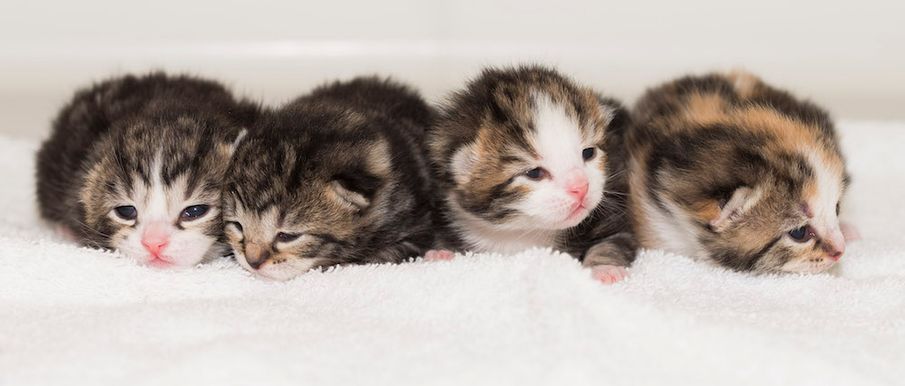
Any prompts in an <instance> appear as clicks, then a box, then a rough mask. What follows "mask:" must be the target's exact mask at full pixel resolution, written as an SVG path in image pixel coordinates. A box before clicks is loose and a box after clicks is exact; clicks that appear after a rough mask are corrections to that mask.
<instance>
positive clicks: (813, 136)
mask: <svg viewBox="0 0 905 386" xmlns="http://www.w3.org/2000/svg"><path fill="white" fill-rule="evenodd" d="M634 115H635V120H636V123H637V125H636V127H635V128H634V129H633V130H630V132H629V133H628V135H627V143H628V146H629V148H630V152H631V165H630V175H631V177H630V184H631V199H630V206H631V212H632V214H633V218H634V226H635V229H636V231H637V235H638V238H639V240H640V243H641V245H642V246H643V247H646V248H661V249H666V250H668V251H671V252H675V253H681V254H684V255H687V256H693V257H698V258H702V259H705V260H708V261H712V262H715V263H716V264H719V265H722V266H724V267H728V268H731V269H735V270H739V271H753V272H820V271H823V270H826V269H828V268H829V267H831V266H832V265H833V264H834V263H835V262H836V261H838V260H839V258H840V257H841V256H842V254H843V252H844V251H845V239H844V237H843V234H842V232H841V231H840V225H839V218H838V214H839V203H840V201H841V200H842V197H843V194H844V193H845V189H846V186H847V184H848V176H847V174H846V171H845V162H844V160H843V157H842V154H841V151H840V148H839V144H838V140H837V138H836V132H835V129H834V127H833V122H832V121H831V120H830V118H829V116H828V115H827V113H826V112H825V111H823V110H822V109H820V108H819V107H817V106H815V105H814V104H812V103H810V102H807V101H802V100H798V99H796V98H794V97H793V96H792V95H790V94H789V93H787V92H785V91H781V90H778V89H776V88H773V87H771V86H769V85H767V84H766V83H764V82H763V81H761V80H760V79H758V78H756V77H754V76H752V75H750V74H747V73H733V74H729V75H721V74H710V75H704V76H688V77H684V78H681V79H678V80H675V81H673V82H670V83H667V84H665V85H662V86H660V87H657V88H654V89H652V90H650V91H648V92H647V94H646V95H645V96H644V97H643V98H642V99H641V100H640V101H639V102H638V105H637V107H636V109H635V111H634Z"/></svg>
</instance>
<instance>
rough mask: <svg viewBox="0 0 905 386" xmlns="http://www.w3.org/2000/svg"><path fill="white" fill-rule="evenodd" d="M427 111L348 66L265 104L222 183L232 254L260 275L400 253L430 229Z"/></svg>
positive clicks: (403, 92) (422, 240)
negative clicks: (337, 75)
mask: <svg viewBox="0 0 905 386" xmlns="http://www.w3.org/2000/svg"><path fill="white" fill-rule="evenodd" d="M433 115H434V114H433V112H432V111H431V109H430V108H429V107H428V106H427V104H425V102H424V101H423V100H422V99H421V97H420V96H418V94H417V93H415V92H414V91H412V90H410V89H409V88H408V87H405V86H402V85H400V84H398V83H395V82H392V81H389V80H380V79H377V78H373V77H369V78H357V79H354V80H352V81H348V82H337V83H334V84H331V85H327V86H324V87H321V88H318V89H316V90H314V91H313V92H312V93H311V94H310V95H307V96H304V97H302V98H299V99H297V100H296V101H294V102H292V103H289V104H288V105H286V106H284V107H283V108H281V109H279V110H276V111H271V112H268V113H266V114H265V115H264V116H263V117H262V119H260V120H259V122H258V123H257V124H256V125H255V129H254V130H252V134H251V135H249V137H248V138H247V139H246V140H245V141H244V142H243V143H242V144H241V145H240V146H239V148H238V150H237V152H236V160H235V162H234V163H233V165H232V167H231V169H230V172H229V173H228V176H229V182H228V184H227V190H226V192H225V194H224V208H225V211H224V218H225V220H226V235H227V236H228V239H229V242H230V244H231V245H232V247H233V249H234V250H235V253H236V260H238V262H239V263H240V264H241V265H242V266H243V267H245V268H246V269H248V270H249V271H251V272H254V273H255V274H257V275H259V276H263V277H266V278H271V279H277V280H287V279H290V278H293V277H295V276H297V275H300V274H302V273H304V272H306V271H308V270H310V269H312V268H323V267H329V266H333V265H339V264H365V263H380V262H400V261H403V260H404V259H406V258H410V257H417V256H420V255H421V254H422V253H423V251H425V250H426V249H428V248H430V247H431V244H432V243H433V240H434V232H435V230H434V224H433V221H432V219H431V216H432V213H433V210H432V209H433V205H434V202H433V196H434V192H433V188H432V182H431V179H430V175H429V171H428V168H427V163H426V160H425V158H424V148H423V143H422V138H423V136H424V130H425V128H426V127H427V126H428V125H429V124H430V120H431V119H432V117H433Z"/></svg>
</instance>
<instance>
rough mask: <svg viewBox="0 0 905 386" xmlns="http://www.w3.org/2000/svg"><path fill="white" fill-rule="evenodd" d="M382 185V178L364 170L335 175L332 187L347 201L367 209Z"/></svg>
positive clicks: (359, 207) (331, 183)
mask: <svg viewBox="0 0 905 386" xmlns="http://www.w3.org/2000/svg"><path fill="white" fill-rule="evenodd" d="M379 187H380V179H378V178H377V177H374V176H372V175H369V174H367V173H363V172H353V173H343V174H338V175H336V176H334V177H333V181H331V182H330V188H331V189H333V192H334V193H336V195H337V196H339V198H340V199H341V200H343V201H345V202H346V203H348V204H350V205H352V206H354V207H356V208H358V209H365V208H367V207H368V206H370V205H371V200H373V199H374V195H375V194H376V193H377V189H378V188H379Z"/></svg>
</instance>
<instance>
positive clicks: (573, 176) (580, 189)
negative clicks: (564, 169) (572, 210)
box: [566, 169, 588, 202]
mask: <svg viewBox="0 0 905 386" xmlns="http://www.w3.org/2000/svg"><path fill="white" fill-rule="evenodd" d="M566 191H567V192H569V195H570V196H572V197H575V199H576V200H578V201H579V202H581V201H584V196H585V195H587V194H588V175H587V174H585V172H584V170H581V169H575V170H573V171H572V172H570V173H569V175H568V177H567V180H566Z"/></svg>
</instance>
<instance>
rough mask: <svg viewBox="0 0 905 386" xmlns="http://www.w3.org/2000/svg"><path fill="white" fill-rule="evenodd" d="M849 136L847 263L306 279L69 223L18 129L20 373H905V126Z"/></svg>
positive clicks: (702, 381)
mask: <svg viewBox="0 0 905 386" xmlns="http://www.w3.org/2000/svg"><path fill="white" fill-rule="evenodd" d="M842 135H843V140H844V141H843V143H844V149H845V151H846V153H847V155H848V157H849V165H850V169H851V172H852V174H853V176H854V185H853V187H852V190H851V191H850V195H849V200H848V203H847V206H846V208H847V209H846V211H847V216H848V219H849V221H850V222H853V223H854V224H856V225H857V226H858V227H859V228H860V231H861V234H862V236H863V239H862V240H861V241H859V242H854V243H851V244H849V248H848V252H847V253H846V255H845V256H844V257H843V259H842V261H841V264H840V265H839V266H838V268H837V269H836V270H835V271H834V272H832V273H830V274H820V275H810V276H796V275H790V276H766V277H751V276H748V275H743V274H738V273H733V272H729V271H726V270H722V269H719V268H715V267H711V266H707V265H704V264H701V263H695V262H693V261H691V260H689V259H687V258H685V257H682V256H675V255H669V254H664V253H662V252H659V251H646V252H643V253H642V254H641V255H640V257H639V259H638V261H637V263H636V265H635V266H634V267H633V268H632V275H631V277H630V279H629V280H627V281H626V282H623V283H620V284H617V285H613V286H603V285H600V284H598V283H596V282H594V281H592V280H591V279H590V277H589V273H588V271H586V270H583V269H582V268H581V267H580V265H579V264H578V263H577V262H575V261H573V260H572V259H570V258H568V257H567V256H563V255H560V254H557V253H555V252H552V251H547V250H530V251H526V252H524V253H521V254H517V255H513V256H498V255H468V256H460V257H458V258H456V259H455V260H454V261H451V262H423V261H415V262H412V263H408V264H401V265H379V266H375V265H372V266H357V267H346V268H342V269H334V270H331V271H330V272H325V273H311V274H307V275H304V276H302V277H300V278H298V279H296V280H293V281H290V282H286V283H273V282H267V281H261V280H256V279H254V278H252V277H250V276H249V275H247V274H246V273H245V272H244V271H243V270H242V269H241V268H240V267H239V266H237V265H236V264H234V263H232V262H231V261H228V260H223V261H218V262H215V263H213V264H208V265H205V266H200V267H198V268H195V269H191V270H185V271H161V270H155V269H150V268H144V267H139V266H136V265H135V264H134V263H132V262H131V261H129V260H127V259H124V258H119V256H117V255H116V254H113V253H108V252H102V251H96V250H90V249H85V248H80V247H78V246H76V245H72V244H70V243H67V242H65V241H63V240H61V239H59V238H57V237H56V236H54V233H53V232H52V231H51V230H50V229H49V228H48V227H47V226H46V225H45V224H43V223H42V222H41V221H40V220H39V219H38V216H37V214H36V209H35V204H34V201H35V199H34V193H33V189H34V188H33V185H34V182H33V160H32V159H33V153H34V151H35V149H36V148H37V143H34V142H24V141H16V140H8V139H0V181H2V187H0V213H2V218H0V385H27V384H42V385H43V384H65V385H72V384H90V385H124V384H129V385H144V384H148V385H176V384H182V385H208V384H210V385H214V384H216V385H221V384H248V385H251V384H266V385H283V384H285V385H290V384H293V385H294V384H325V385H330V384H386V385H401V384H411V385H424V384H449V385H465V384H488V385H500V384H512V385H528V384H551V385H552V384H556V385H580V384H595V385H600V384H610V385H663V384H673V385H675V384H690V385H768V384H794V385H820V386H827V385H855V384H857V385H891V384H905V240H903V238H902V232H903V230H905V207H903V205H902V198H903V197H905V178H903V176H905V152H903V149H905V125H899V124H880V123H846V124H843V125H842Z"/></svg>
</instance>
